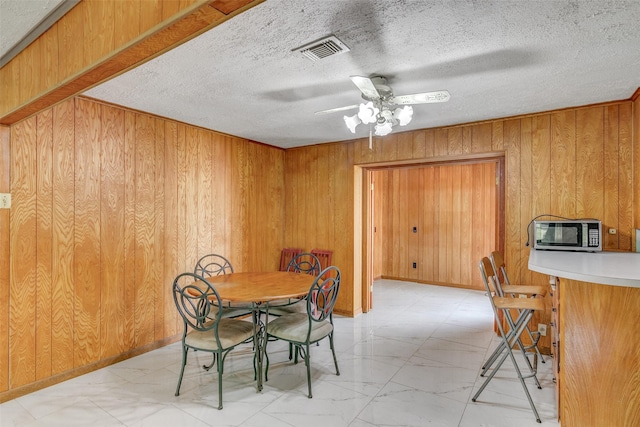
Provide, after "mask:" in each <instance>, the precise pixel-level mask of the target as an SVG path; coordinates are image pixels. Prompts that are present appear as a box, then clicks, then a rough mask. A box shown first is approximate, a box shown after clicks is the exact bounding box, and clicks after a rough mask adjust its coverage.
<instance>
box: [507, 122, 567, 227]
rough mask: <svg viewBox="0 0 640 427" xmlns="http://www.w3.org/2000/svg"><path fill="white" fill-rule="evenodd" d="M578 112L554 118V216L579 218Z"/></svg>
mask: <svg viewBox="0 0 640 427" xmlns="http://www.w3.org/2000/svg"><path fill="white" fill-rule="evenodd" d="M575 158H576V112H575V110H567V111H561V112H558V113H552V114H551V188H553V192H552V194H551V212H553V213H554V214H555V215H560V216H565V217H568V218H575V216H576V161H575ZM507 187H508V185H507Z"/></svg>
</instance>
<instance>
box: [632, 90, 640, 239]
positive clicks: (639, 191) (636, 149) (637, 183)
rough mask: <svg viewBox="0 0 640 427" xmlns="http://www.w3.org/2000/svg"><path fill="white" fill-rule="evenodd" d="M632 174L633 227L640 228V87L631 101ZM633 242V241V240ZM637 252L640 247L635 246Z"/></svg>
mask: <svg viewBox="0 0 640 427" xmlns="http://www.w3.org/2000/svg"><path fill="white" fill-rule="evenodd" d="M633 165H634V166H633V175H634V181H633V183H634V186H633V188H634V191H633V194H634V212H635V214H634V221H633V222H634V227H635V228H636V230H638V229H640V88H638V90H636V93H635V94H634V101H633ZM634 244H635V242H634ZM634 248H635V250H636V251H637V252H640V248H638V247H635V246H634Z"/></svg>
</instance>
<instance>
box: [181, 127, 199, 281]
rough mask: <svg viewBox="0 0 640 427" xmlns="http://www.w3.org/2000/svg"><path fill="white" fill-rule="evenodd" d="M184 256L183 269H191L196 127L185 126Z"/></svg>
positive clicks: (195, 228) (194, 243) (194, 233)
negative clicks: (184, 263)
mask: <svg viewBox="0 0 640 427" xmlns="http://www.w3.org/2000/svg"><path fill="white" fill-rule="evenodd" d="M185 150H186V151H185V155H186V157H185V160H186V165H185V167H186V182H185V192H186V193H185V203H186V204H185V233H186V237H185V257H186V265H185V270H184V271H193V268H194V267H195V265H196V262H197V261H198V207H199V206H198V205H199V203H198V170H199V164H198V129H196V128H194V127H190V126H187V127H186V128H185Z"/></svg>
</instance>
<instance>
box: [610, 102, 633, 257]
mask: <svg viewBox="0 0 640 427" xmlns="http://www.w3.org/2000/svg"><path fill="white" fill-rule="evenodd" d="M632 114H633V109H632V104H631V103H630V102H627V103H623V104H619V110H618V131H619V132H620V135H619V138H618V144H619V148H618V173H619V175H618V178H619V180H618V244H619V245H620V246H619V249H621V250H623V251H630V250H633V248H634V246H633V240H634V237H635V234H634V231H633V230H634V228H640V223H638V224H635V226H634V224H633V212H634V210H635V212H636V213H637V212H640V196H639V195H638V194H639V193H640V182H638V183H636V185H634V183H633V171H634V168H635V170H636V171H637V170H640V159H638V158H636V160H633V159H634V155H633V147H634V142H633V140H632V138H633V135H634V134H635V138H636V141H635V147H636V149H639V147H640V119H638V120H637V121H636V125H635V126H634V124H633V117H632ZM635 114H636V115H637V116H638V117H640V106H639V105H638V104H637V101H636V108H635ZM634 165H635V166H634ZM634 189H635V190H634ZM607 192H608V189H607V188H606V186H605V194H607ZM634 194H635V196H634ZM634 200H635V203H636V207H635V209H634V206H633V203H634Z"/></svg>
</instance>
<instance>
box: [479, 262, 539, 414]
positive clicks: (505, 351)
mask: <svg viewBox="0 0 640 427" xmlns="http://www.w3.org/2000/svg"><path fill="white" fill-rule="evenodd" d="M479 267H480V274H481V276H482V281H483V282H484V286H485V289H486V290H487V295H488V296H489V300H490V301H491V307H492V308H493V313H494V315H495V318H496V320H498V322H497V323H498V330H499V331H500V337H501V343H500V345H499V346H498V349H500V350H498V349H496V351H497V356H496V359H497V357H498V356H500V359H499V360H498V363H497V364H496V366H495V367H494V369H493V370H492V371H491V374H489V376H488V377H487V378H486V379H485V381H484V383H482V385H481V386H480V389H479V390H478V391H477V392H476V394H475V395H474V396H473V397H472V398H471V400H472V401H473V402H475V401H476V400H477V399H478V397H479V396H480V394H481V393H482V391H483V390H484V389H485V388H486V386H487V384H489V381H491V380H492V379H493V377H494V376H495V374H496V372H498V369H500V367H501V366H502V364H503V363H504V361H505V360H506V359H507V357H509V358H510V359H511V362H512V363H513V367H514V369H515V370H516V373H517V374H518V379H519V380H520V383H521V384H522V389H523V390H524V393H525V395H526V396H527V400H528V401H529V405H530V406H531V409H532V410H533V414H534V415H535V417H536V421H537V422H539V423H540V422H541V421H540V416H539V415H538V411H537V410H536V407H535V405H534V404H533V400H532V399H531V395H530V394H529V389H528V388H527V384H526V383H525V381H524V380H525V378H534V380H535V382H536V385H537V387H538V388H542V387H541V386H540V383H539V381H538V378H537V377H536V370H535V369H534V368H533V367H532V366H531V363H530V362H529V359H528V358H527V355H526V352H525V351H524V349H523V348H522V347H521V350H522V353H523V355H524V358H525V360H526V361H527V364H528V366H529V369H530V371H531V373H530V374H528V375H523V374H522V372H521V371H520V368H519V366H518V363H517V361H516V358H515V356H514V355H513V349H514V348H515V346H516V345H517V344H518V343H519V342H520V336H521V335H522V333H523V332H524V331H525V329H526V327H527V323H528V322H529V320H531V317H532V316H533V313H534V312H535V311H542V310H544V304H543V302H542V300H541V299H538V298H513V297H503V296H499V295H498V294H497V292H496V295H493V290H492V289H491V285H489V281H490V280H491V281H492V282H493V283H494V288H495V280H494V276H495V271H494V269H493V266H492V265H491V261H490V260H489V258H487V257H484V258H482V259H481V260H480V263H479ZM510 310H517V311H518V313H520V314H519V315H518V318H517V320H515V321H514V320H513V317H512V316H511V311H510ZM500 313H501V314H502V315H503V316H504V317H505V319H506V320H507V322H508V323H509V326H510V330H509V331H508V332H507V331H505V328H504V326H503V325H502V322H500V321H499V319H500ZM495 353H496V352H494V354H495ZM492 357H493V355H492ZM485 365H486V363H485ZM483 369H484V368H483ZM484 372H486V369H484V370H483V374H484Z"/></svg>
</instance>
